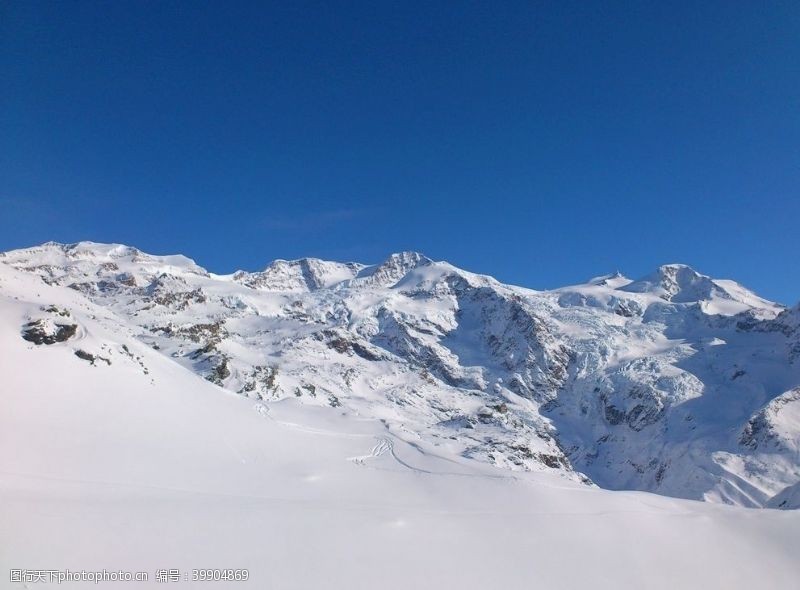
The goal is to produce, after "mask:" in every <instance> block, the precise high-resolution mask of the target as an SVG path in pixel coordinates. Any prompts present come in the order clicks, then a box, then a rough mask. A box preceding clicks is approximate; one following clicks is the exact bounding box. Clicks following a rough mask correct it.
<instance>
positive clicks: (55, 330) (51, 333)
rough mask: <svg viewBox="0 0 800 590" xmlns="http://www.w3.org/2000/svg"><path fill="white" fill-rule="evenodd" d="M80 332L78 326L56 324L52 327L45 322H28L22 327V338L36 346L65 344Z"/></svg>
mask: <svg viewBox="0 0 800 590" xmlns="http://www.w3.org/2000/svg"><path fill="white" fill-rule="evenodd" d="M77 331H78V325H77V324H55V325H54V326H53V327H50V326H48V325H47V324H46V322H45V321H44V320H36V321H33V322H28V323H27V324H25V325H24V326H23V327H22V338H23V339H24V340H27V341H28V342H33V343H34V344H36V345H41V344H47V345H49V344H55V343H56V342H65V341H66V340H69V339H70V338H72V337H73V336H74V335H75V333H76V332H77Z"/></svg>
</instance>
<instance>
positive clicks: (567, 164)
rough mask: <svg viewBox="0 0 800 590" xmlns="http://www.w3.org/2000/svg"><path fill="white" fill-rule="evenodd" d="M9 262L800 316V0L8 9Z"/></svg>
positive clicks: (20, 5) (4, 170)
mask: <svg viewBox="0 0 800 590" xmlns="http://www.w3.org/2000/svg"><path fill="white" fill-rule="evenodd" d="M0 79H2V81H3V82H2V84H0V249H1V250H6V249H11V248H17V247H22V246H28V245H32V244H35V243H40V242H43V241H47V240H57V241H63V242H73V241H78V240H82V239H91V240H95V241H113V242H123V243H128V244H131V245H135V246H138V247H139V248H141V249H143V250H145V251H149V252H153V253H172V252H181V253H185V254H187V255H188V256H191V257H193V258H195V259H196V260H197V261H198V262H199V263H200V264H202V265H204V266H206V267H207V268H209V269H210V270H213V271H216V272H227V271H232V270H234V269H237V268H245V269H249V270H255V269H259V268H261V267H263V266H264V265H265V264H266V263H267V262H268V261H269V260H272V259H274V258H297V257H301V256H318V257H322V258H329V259H339V260H345V259H347V260H349V259H355V260H359V261H363V262H376V261H379V260H381V259H383V258H384V257H385V256H386V255H387V254H388V253H390V252H393V251H399V250H406V249H413V250H419V251H422V252H425V253H426V254H428V255H429V256H431V257H433V258H436V259H445V260H449V261H450V262H452V263H454V264H456V265H458V266H461V267H464V268H467V269H470V270H474V271H477V272H485V273H489V274H493V275H494V276H496V277H497V278H499V279H501V280H503V281H506V282H511V283H516V284H522V285H526V286H530V287H533V288H550V287H556V286H560V285H564V284H569V283H575V282H582V281H584V280H586V279H588V278H589V277H591V276H594V275H597V274H602V273H606V272H611V271H614V270H616V269H619V270H621V271H623V272H624V273H626V274H628V275H630V276H634V277H635V276H639V275H643V274H646V273H648V272H650V271H651V270H652V269H654V268H655V267H656V266H658V265H659V264H662V263H667V262H685V263H688V264H691V265H693V266H695V267H696V268H697V269H698V270H700V271H702V272H705V273H707V274H710V275H712V276H717V277H720V278H734V279H736V280H739V281H740V282H742V283H744V284H745V285H747V286H749V287H751V288H753V289H755V290H756V291H758V292H759V293H760V294H762V295H764V296H766V297H770V298H773V299H777V300H779V301H782V302H786V303H794V302H796V301H797V300H798V299H800V276H799V275H798V272H797V263H796V259H797V253H798V251H799V250H800V5H798V4H797V3H796V2H769V3H754V2H741V3H740V2H730V1H728V2H713V1H710V2H702V3H699V2H687V3H680V2H677V3H675V2H670V3H658V2H620V3H602V2H593V3H570V2H519V3H515V2H509V3H498V2H482V3H479V2H463V3H462V2H420V3H410V2H390V1H379V2H375V1H370V2H346V3H337V2H319V3H304V2H280V3H274V4H271V3H267V2H254V3H240V2H219V3H213V2H201V3H190V2H175V3H170V2H151V3H144V2H131V3H126V2H121V1H120V2H106V3H97V4H93V3H84V2H77V3H75V2H16V3H3V4H2V5H0Z"/></svg>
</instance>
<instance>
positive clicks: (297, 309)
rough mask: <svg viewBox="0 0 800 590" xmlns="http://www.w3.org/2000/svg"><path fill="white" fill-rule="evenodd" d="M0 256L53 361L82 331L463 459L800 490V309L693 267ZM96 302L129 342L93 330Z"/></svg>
mask: <svg viewBox="0 0 800 590" xmlns="http://www.w3.org/2000/svg"><path fill="white" fill-rule="evenodd" d="M0 262H2V263H3V264H0V270H1V271H2V274H0V295H3V296H5V297H16V298H18V299H20V298H22V299H27V300H28V301H38V302H39V303H38V306H36V307H31V306H29V307H28V308H26V309H27V311H26V312H25V314H24V317H22V318H20V319H19V322H18V325H15V326H12V329H13V330H14V331H15V333H16V334H18V338H19V340H20V341H21V342H25V343H26V346H28V347H29V348H30V349H31V350H32V351H36V354H40V352H39V351H41V354H42V357H41V358H42V359H43V360H42V362H43V363H44V364H43V366H46V363H47V362H49V361H48V360H47V359H48V358H49V357H48V356H46V355H47V354H49V353H47V352H46V351H47V350H50V349H55V348H58V347H63V346H69V347H72V348H74V355H75V356H74V359H72V362H74V363H84V364H86V365H87V366H92V369H93V370H94V371H95V372H97V373H98V374H101V373H102V372H107V373H108V374H109V375H112V374H115V373H113V372H114V371H116V370H117V369H116V367H117V365H119V364H120V363H123V364H125V366H128V365H130V368H129V369H126V371H128V370H130V371H134V370H135V371H140V372H141V374H142V376H143V377H146V375H147V373H148V372H149V371H150V370H151V367H150V366H149V363H148V362H145V361H144V360H143V359H145V357H146V358H153V354H154V352H153V351H158V353H160V355H156V356H157V357H158V358H159V359H163V361H162V360H159V361H158V362H159V363H161V362H167V361H169V363H170V364H171V365H175V366H176V367H177V366H178V365H180V366H182V367H184V368H186V369H189V370H190V371H192V372H194V373H196V374H197V375H200V376H202V377H204V378H205V379H206V380H207V381H210V382H211V383H213V384H216V385H217V386H219V387H222V388H225V389H227V390H229V391H231V392H234V393H236V394H239V395H240V396H242V397H245V398H249V399H251V400H252V402H253V403H256V404H262V405H261V406H259V407H263V408H268V407H269V406H270V405H271V404H275V403H276V402H279V401H280V400H293V401H292V402H291V403H293V404H295V405H296V406H297V407H298V408H301V409H302V408H305V409H306V410H307V412H309V415H312V414H313V413H314V412H322V411H323V409H324V408H329V410H327V411H328V412H329V413H330V415H334V414H336V413H337V412H345V413H347V414H348V415H351V416H358V417H360V418H363V419H374V420H378V421H380V422H381V423H382V424H383V425H384V426H385V428H386V431H387V433H389V434H390V435H391V437H392V440H395V441H403V444H408V445H418V446H420V448H425V449H427V450H428V451H429V452H430V453H432V454H435V455H436V456H439V457H441V458H442V460H446V461H450V462H453V464H454V465H456V464H457V465H459V466H463V465H473V466H475V468H480V469H483V468H484V467H485V466H486V465H487V464H488V465H493V466H495V467H500V468H503V469H505V470H506V471H500V470H498V472H499V473H506V472H508V471H509V470H510V471H513V472H517V473H521V472H545V473H551V474H554V475H557V476H560V477H561V478H563V479H565V480H570V481H574V482H577V483H578V484H588V485H591V484H596V485H598V486H600V487H602V488H607V489H613V490H641V491H651V492H656V493H659V494H663V495H668V496H675V497H681V498H690V499H699V500H707V501H711V502H723V503H728V504H735V505H741V506H748V507H764V506H770V507H781V508H797V507H798V505H797V498H798V493H797V489H798V482H800V307H795V308H791V309H787V308H784V307H782V306H780V305H777V304H775V303H772V302H769V301H766V300H764V299H762V298H760V297H758V296H757V295H755V294H754V293H752V292H750V291H748V290H747V289H745V288H744V287H742V286H741V285H739V284H737V283H735V282H733V281H728V280H718V279H712V278H710V277H707V276H704V275H702V274H700V273H698V272H697V271H695V270H693V269H691V268H690V267H688V266H685V265H679V264H670V265H666V266H662V267H660V268H659V269H657V270H656V271H655V272H654V273H652V274H651V275H648V276H646V277H644V278H642V279H639V280H630V279H627V278H625V277H624V276H622V275H620V274H619V273H616V274H613V275H607V276H602V277H598V278H595V279H592V280H590V281H588V282H587V283H586V284H582V285H575V286H571V287H565V288H562V289H556V290H553V291H533V290H530V289H525V288H521V287H514V286H509V285H504V284H501V283H499V282H498V281H496V280H494V279H492V278H491V277H488V276H482V275H477V274H473V273H470V272H466V271H463V270H460V269H458V268H456V267H454V266H452V265H450V264H448V263H446V262H435V261H433V260H430V259H429V258H427V257H425V256H423V255H421V254H417V253H413V252H404V253H399V254H393V255H391V256H390V257H388V258H387V259H386V260H385V261H383V262H382V263H380V264H377V265H365V264H359V263H338V262H326V261H322V260H317V259H302V260H296V261H284V260H278V261H275V262H273V263H271V264H269V265H268V266H267V267H266V268H265V269H264V270H263V271H260V272H245V271H238V272H235V273H233V274H230V275H215V274H212V273H209V272H207V271H206V270H204V269H203V268H202V267H200V266H198V265H197V264H196V263H195V262H194V261H192V260H190V259H188V258H186V257H184V256H153V255H149V254H145V253H143V252H141V251H139V250H137V249H136V248H132V247H128V246H122V245H114V244H112V245H107V244H95V243H91V242H81V243H78V244H70V245H64V244H57V243H47V244H43V245H42V246H38V247H35V248H29V249H24V250H15V251H11V252H6V253H3V254H0ZM12 284H13V285H17V286H14V287H13V288H12ZM20 285H22V286H20ZM37 285H41V286H42V287H46V291H45V292H46V293H47V294H48V295H47V297H44V296H42V297H38V298H37V297H36V295H37V294H38V287H37ZM43 290H44V289H43ZM55 294H65V295H63V298H64V299H63V300H64V301H68V302H69V304H68V305H67V304H64V303H60V304H59V303H58V302H57V301H55V299H59V298H61V297H62V295H58V296H56V295H55ZM48 298H50V299H53V301H50V300H46V299H48ZM87 310H92V311H91V316H92V321H95V320H96V321H98V322H101V323H102V322H105V324H104V325H105V327H104V329H105V330H107V331H108V333H109V334H113V338H115V339H116V340H115V342H117V344H110V343H108V342H106V341H104V340H103V339H102V338H99V337H96V338H90V339H88V340H87V339H86V334H87V331H88V330H89V328H88V327H87V326H86V325H84V324H83V323H82V322H81V321H78V320H77V319H76V314H77V313H84V314H85V313H89V312H88V311H87ZM98 310H102V313H103V314H106V315H104V316H102V317H105V318H107V319H106V320H103V319H97V318H101V316H100V315H99V314H100V311H98ZM4 322H5V323H8V320H7V319H5V320H4ZM123 341H124V342H125V343H126V344H125V345H124V346H122V345H121V344H119V342H123ZM109 342H110V341H109ZM129 343H135V345H136V346H137V347H139V348H137V349H136V350H134V345H133V344H129ZM142 347H145V348H146V350H147V355H144V354H143V353H141V352H137V351H141V350H143V349H142ZM137 367H138V368H137ZM111 381H112V380H111V378H110V377H109V383H111ZM186 402H187V403H191V401H190V400H189V399H187V400H186ZM330 408H334V410H330ZM265 411H266V410H265ZM396 444H400V443H399V442H398V443H396Z"/></svg>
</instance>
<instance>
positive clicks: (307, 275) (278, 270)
mask: <svg viewBox="0 0 800 590" xmlns="http://www.w3.org/2000/svg"><path fill="white" fill-rule="evenodd" d="M363 268H364V265H363V264H357V263H354V262H347V263H341V262H328V261H325V260H320V259H318V258H301V259H299V260H275V261H274V262H272V263H271V264H270V265H269V266H267V268H266V269H264V270H263V271H262V272H256V273H246V272H242V271H240V272H237V273H236V274H234V276H233V278H234V280H235V281H237V282H239V283H241V284H243V285H246V286H248V287H251V288H253V289H260V290H263V291H292V292H297V291H306V292H308V291H316V290H317V289H322V288H326V287H331V286H333V285H335V284H337V283H341V282H343V281H346V280H349V279H352V278H353V277H355V276H356V275H357V274H358V273H359V271H361V270H362V269H363Z"/></svg>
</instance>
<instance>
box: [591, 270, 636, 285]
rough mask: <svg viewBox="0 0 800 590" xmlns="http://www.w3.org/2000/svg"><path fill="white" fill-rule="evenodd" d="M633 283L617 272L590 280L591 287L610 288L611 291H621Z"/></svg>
mask: <svg viewBox="0 0 800 590" xmlns="http://www.w3.org/2000/svg"><path fill="white" fill-rule="evenodd" d="M631 282H632V281H631V279H629V278H628V277H626V276H625V275H623V274H622V273H621V272H619V271H616V272H613V273H611V274H607V275H600V276H599V277H594V278H593V279H590V280H589V283H588V284H589V285H596V286H599V287H608V288H610V289H619V288H621V287H624V286H625V285H628V284H630V283H631Z"/></svg>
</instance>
